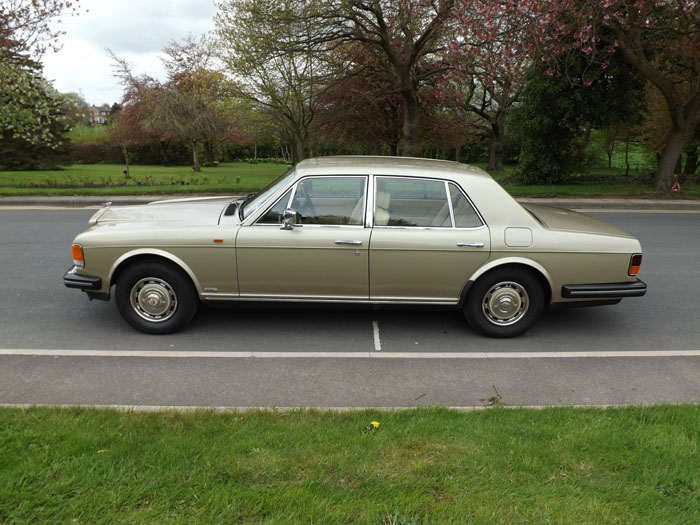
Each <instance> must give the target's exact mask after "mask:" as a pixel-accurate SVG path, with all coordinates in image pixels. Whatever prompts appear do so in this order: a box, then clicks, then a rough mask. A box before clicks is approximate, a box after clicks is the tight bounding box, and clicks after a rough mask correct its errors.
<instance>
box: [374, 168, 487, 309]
mask: <svg viewBox="0 0 700 525" xmlns="http://www.w3.org/2000/svg"><path fill="white" fill-rule="evenodd" d="M374 186H375V188H374V191H375V194H374V197H375V198H374V203H375V206H374V226H373V229H372V238H371V242H370V254H369V268H370V298H371V299H372V300H377V301H409V302H441V303H456V302H457V301H459V297H460V294H461V291H462V289H463V288H464V285H465V284H466V282H467V279H468V278H469V276H470V275H471V274H472V273H473V272H474V271H475V270H476V269H477V268H478V267H479V266H480V265H482V264H483V263H484V262H485V261H486V260H487V259H488V257H489V249H490V236H489V230H488V228H487V226H486V224H484V222H483V220H482V219H481V217H480V216H479V214H478V213H477V212H476V210H475V209H474V207H473V205H472V204H471V202H470V201H469V199H468V198H467V197H466V195H465V194H464V192H463V191H462V190H461V189H460V188H459V187H458V186H457V185H456V184H455V183H453V182H448V181H442V180H434V179H420V178H414V177H379V176H378V177H375V184H374Z"/></svg>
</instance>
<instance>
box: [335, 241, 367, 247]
mask: <svg viewBox="0 0 700 525" xmlns="http://www.w3.org/2000/svg"><path fill="white" fill-rule="evenodd" d="M335 243H336V244H349V245H351V246H360V245H361V244H362V241H335Z"/></svg>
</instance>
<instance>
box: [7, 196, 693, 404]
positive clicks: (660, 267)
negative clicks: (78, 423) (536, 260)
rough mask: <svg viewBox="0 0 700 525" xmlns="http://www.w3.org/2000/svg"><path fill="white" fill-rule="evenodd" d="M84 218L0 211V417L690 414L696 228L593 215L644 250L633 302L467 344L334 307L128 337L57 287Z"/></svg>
mask: <svg viewBox="0 0 700 525" xmlns="http://www.w3.org/2000/svg"><path fill="white" fill-rule="evenodd" d="M91 213H93V210H85V209H66V210H38V209H3V210H0V243H1V244H0V246H2V249H1V250H0V321H1V324H0V403H8V404H23V403H40V404H54V403H61V404H63V403H65V404H96V405H146V406H171V405H172V406H224V407H253V406H256V407H257V406H278V407H287V406H319V407H364V406H382V407H387V406H392V407H394V406H395V407H399V406H415V405H426V404H427V405H436V404H439V405H447V406H479V405H484V404H488V399H489V398H492V397H493V396H499V397H500V399H501V400H502V401H503V402H505V403H506V404H514V405H556V404H627V403H655V402H684V401H700V355H699V354H700V326H699V325H700V313H699V312H700V310H699V309H698V301H697V297H698V292H699V291H700V264H698V262H697V261H699V260H700V214H697V213H695V214H693V213H629V212H628V213H616V212H605V213H594V214H593V215H596V216H597V217H600V218H602V219H604V220H607V221H609V222H611V223H613V224H615V225H617V226H619V227H621V228H622V229H624V230H626V231H629V232H631V233H633V234H634V235H636V236H637V237H638V238H639V239H640V241H641V242H642V246H643V248H644V253H645V255H644V263H643V266H642V272H641V274H640V276H641V278H642V279H643V280H645V281H646V282H647V284H648V285H649V290H648V292H647V295H646V296H645V297H643V298H633V299H626V300H623V301H622V303H620V304H618V305H616V306H608V307H600V308H586V309H556V310H551V311H548V312H546V313H545V315H544V316H543V318H542V319H541V320H540V322H539V323H538V324H537V325H536V326H535V327H534V328H533V329H532V330H531V331H530V332H528V333H527V334H525V335H524V336H521V337H519V338H517V339H510V340H495V339H488V338H485V337H482V336H480V335H477V334H476V333H474V332H473V331H472V330H471V329H470V328H469V326H468V325H467V324H466V322H465V321H464V319H463V317H462V314H461V312H457V311H442V310H431V309H421V310H414V309H370V308H347V307H340V306H336V307H320V308H319V307H310V306H304V307H299V306H286V307H271V306H267V305H252V306H250V305H245V306H244V305H236V306H233V307H226V308H202V309H200V312H199V314H198V315H197V317H196V318H195V320H194V321H193V323H192V324H191V325H190V326H189V327H188V329H187V330H186V331H185V332H183V333H180V334H174V335H170V336H148V335H145V334H141V333H139V332H136V331H134V330H132V329H131V328H130V327H128V326H127V325H126V324H125V323H124V322H123V321H122V320H121V318H120V317H119V315H118V313H117V311H116V307H115V305H114V303H113V302H109V303H105V302H100V301H93V302H89V301H88V300H87V298H86V297H85V295H84V294H82V293H80V292H78V291H77V290H69V289H67V288H64V287H63V284H62V279H61V278H62V275H63V273H64V271H65V270H66V268H67V267H68V266H69V265H70V250H69V247H70V243H71V240H72V238H73V236H74V235H75V234H76V233H78V232H79V231H81V230H82V229H84V227H85V226H86V221H87V218H88V217H89V216H90V215H91ZM61 351H63V352H61ZM679 351H695V352H694V355H682V352H679ZM207 352H208V353H207ZM272 352H284V353H283V354H282V355H281V356H280V355H279V354H277V355H275V354H272ZM648 352H657V353H656V354H654V356H650V355H649V354H648ZM22 353H24V354H28V355H18V354H22ZM253 353H255V354H253ZM594 353H595V354H594Z"/></svg>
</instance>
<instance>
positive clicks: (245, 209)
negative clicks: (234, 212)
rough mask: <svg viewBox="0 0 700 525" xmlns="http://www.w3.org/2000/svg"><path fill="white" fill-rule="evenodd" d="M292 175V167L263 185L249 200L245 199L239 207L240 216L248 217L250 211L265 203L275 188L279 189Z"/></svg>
mask: <svg viewBox="0 0 700 525" xmlns="http://www.w3.org/2000/svg"><path fill="white" fill-rule="evenodd" d="M292 177H294V169H293V168H292V169H291V170H289V171H288V172H287V173H285V174H284V175H282V176H281V177H278V178H277V179H275V180H273V181H272V182H271V183H270V184H268V185H267V186H265V187H264V188H263V189H262V190H260V193H258V194H257V195H256V196H255V197H253V198H252V199H251V200H246V202H244V203H243V206H242V207H241V211H242V213H241V216H242V218H243V219H245V218H247V217H249V216H250V214H251V213H253V212H254V211H255V210H257V209H258V208H259V207H260V206H262V205H263V204H265V201H266V200H267V199H268V198H269V197H270V196H271V195H273V194H274V193H275V192H276V191H277V190H279V189H280V188H281V187H282V186H284V185H285V184H287V181H289V180H290V179H291V178H292Z"/></svg>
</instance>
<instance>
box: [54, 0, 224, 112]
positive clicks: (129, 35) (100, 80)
mask: <svg viewBox="0 0 700 525" xmlns="http://www.w3.org/2000/svg"><path fill="white" fill-rule="evenodd" d="M81 7H82V12H81V14H80V15H79V16H77V17H67V18H64V19H63V20H62V21H61V24H60V26H59V27H60V28H61V29H62V30H64V31H65V32H66V34H65V35H63V36H62V37H61V38H60V40H59V43H60V44H62V45H63V48H62V49H61V51H59V52H58V53H51V52H47V54H46V55H45V56H44V59H43V63H44V75H45V77H46V78H47V79H49V80H51V81H53V84H54V87H55V88H56V89H57V90H58V91H60V92H61V93H68V92H76V93H81V94H82V95H83V97H84V98H85V100H86V101H87V102H88V104H94V105H97V106H99V105H100V104H104V103H107V104H109V105H112V104H113V103H114V102H121V99H122V87H121V86H120V85H119V83H118V80H117V79H116V78H115V77H114V76H113V73H112V63H111V61H110V59H109V57H108V56H107V53H106V51H105V48H109V49H111V50H112V51H113V52H114V54H115V55H117V56H118V57H120V58H125V59H126V60H127V61H128V62H129V63H130V64H131V65H132V66H133V71H134V73H136V74H141V73H148V74H149V75H151V76H154V77H156V78H159V79H163V78H164V76H165V73H164V70H163V66H162V64H161V62H160V60H159V59H158V55H159V52H160V50H161V49H162V48H163V47H164V46H165V45H166V44H168V42H170V41H171V40H180V39H181V38H183V37H186V36H187V35H188V34H190V33H191V34H192V35H194V36H195V37H198V36H199V35H201V34H202V33H205V32H207V31H211V30H213V29H214V21H213V17H214V14H215V13H216V7H215V6H214V3H213V0H119V1H114V0H81ZM85 9H88V12H87V13H86V12H85Z"/></svg>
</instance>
